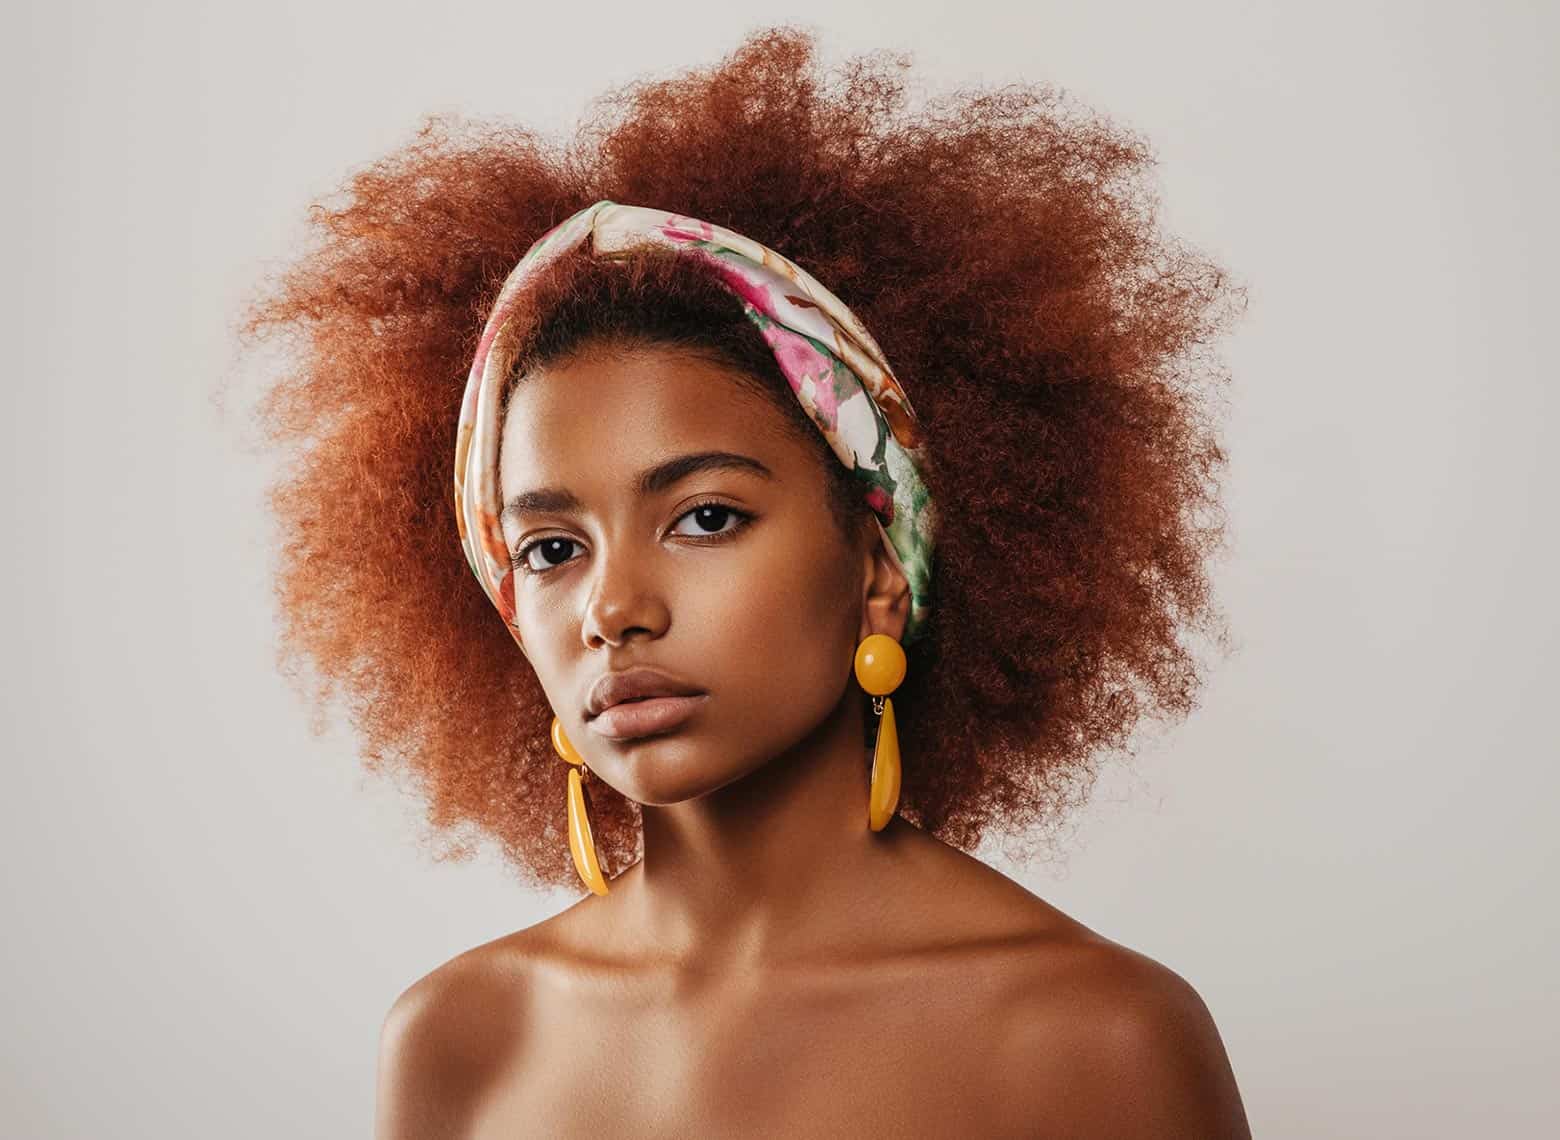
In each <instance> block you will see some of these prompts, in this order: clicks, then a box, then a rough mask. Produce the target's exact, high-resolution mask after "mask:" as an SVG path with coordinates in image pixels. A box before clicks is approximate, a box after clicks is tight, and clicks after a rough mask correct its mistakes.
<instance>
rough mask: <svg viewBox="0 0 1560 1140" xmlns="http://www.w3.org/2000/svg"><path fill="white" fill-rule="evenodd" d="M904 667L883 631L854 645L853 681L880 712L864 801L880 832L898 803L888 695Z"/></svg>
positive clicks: (898, 650)
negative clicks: (869, 781)
mask: <svg viewBox="0 0 1560 1140" xmlns="http://www.w3.org/2000/svg"><path fill="white" fill-rule="evenodd" d="M905 667H906V662H905V651H904V649H903V648H902V647H901V646H900V644H899V642H897V641H895V640H894V639H893V638H892V637H889V636H888V635H887V634H885V633H873V634H868V635H867V636H866V637H864V638H862V641H861V644H860V645H858V646H857V647H856V680H857V681H858V682H859V683H860V685H861V687H862V688H863V689H865V690H866V691H867V692H868V693H870V694H872V711H873V712H875V713H877V714H879V715H878V730H877V744H876V746H875V747H874V748H873V750H872V789H871V792H870V794H869V796H868V800H867V823H868V825H869V826H870V827H871V828H872V830H873V831H882V830H883V828H884V827H885V826H887V824H888V821H889V820H890V819H892V818H893V817H894V809H895V808H896V807H898V806H899V730H898V728H897V727H896V726H895V724H894V702H893V701H891V700H889V699H888V694H889V693H892V692H893V691H894V690H895V689H897V688H899V683H900V682H901V681H903V680H904V679H905Z"/></svg>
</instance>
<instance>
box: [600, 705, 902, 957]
mask: <svg viewBox="0 0 1560 1140" xmlns="http://www.w3.org/2000/svg"><path fill="white" fill-rule="evenodd" d="M867 800H868V767H867V764H866V763H865V760H864V757H863V745H862V710H861V705H860V703H859V702H858V701H856V700H854V699H846V700H842V701H841V702H840V705H839V707H838V708H837V709H836V710H835V713H834V714H833V715H831V716H830V717H829V718H828V719H827V720H825V721H824V723H823V724H821V725H820V726H819V727H818V729H817V730H815V731H814V732H813V733H812V734H810V735H809V736H808V737H807V738H806V739H804V740H803V741H801V742H800V743H799V744H797V745H796V746H795V747H794V748H792V749H791V750H789V751H788V752H786V753H783V754H781V755H779V756H776V757H774V758H773V759H772V760H769V761H768V762H766V763H765V764H764V765H763V766H762V767H760V768H759V769H757V770H756V771H754V772H751V773H749V774H748V775H747V776H744V777H743V778H741V779H739V780H735V781H733V782H732V783H730V784H727V785H726V786H725V787H723V788H719V789H717V790H716V791H714V792H711V793H709V794H707V795H704V796H701V797H699V798H698V799H697V800H691V801H688V802H686V803H679V804H672V805H668V806H662V807H657V806H650V805H647V806H645V807H644V808H643V811H642V815H643V822H644V858H643V859H642V860H641V861H640V862H639V863H638V864H636V865H635V866H634V867H632V868H630V869H629V870H628V871H627V872H625V873H624V874H623V875H621V876H619V877H618V880H617V881H615V882H614V884H613V889H614V890H615V891H616V890H618V889H619V884H621V887H622V889H623V893H624V898H623V900H622V901H623V907H624V910H623V912H620V913H622V914H623V916H624V918H625V919H626V921H627V922H628V923H629V924H630V928H631V929H632V930H633V931H634V932H635V933H636V934H637V935H639V936H642V937H643V938H645V939H646V941H647V942H648V944H649V946H650V947H651V948H652V952H653V953H654V954H655V955H656V956H657V957H665V958H667V959H670V960H672V961H675V962H677V963H679V964H686V965H688V966H690V967H697V968H698V969H700V970H718V969H724V968H727V967H753V966H760V965H763V964H766V963H772V962H779V961H782V960H785V959H792V958H796V957H799V956H802V955H805V954H806V953H808V952H809V951H813V952H817V951H819V950H826V949H827V948H829V947H836V948H837V947H840V946H843V945H845V944H846V943H847V941H848V939H849V936H850V934H851V933H852V932H853V931H854V932H855V933H856V934H857V936H858V937H859V935H860V932H861V930H862V924H863V919H864V916H863V914H862V913H861V907H862V904H863V900H870V899H871V898H872V895H871V894H870V892H869V891H868V890H867V884H868V883H869V882H871V881H873V880H875V879H878V878H879V877H880V876H881V875H882V874H883V873H884V871H885V869H886V866H885V865H886V863H887V862H888V861H890V860H891V859H893V858H894V856H895V853H896V849H897V848H898V846H899V844H898V843H897V842H896V841H895V837H897V836H899V835H900V834H901V831H902V829H903V828H904V827H905V826H906V825H904V824H903V823H902V822H901V821H891V823H890V825H889V826H888V827H887V828H885V829H884V830H883V831H881V832H873V831H872V830H871V829H870V828H869V827H868V826H867ZM896 824H898V826H896ZM869 921H870V920H869Z"/></svg>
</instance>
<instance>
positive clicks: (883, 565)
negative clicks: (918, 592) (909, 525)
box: [859, 526, 910, 641]
mask: <svg viewBox="0 0 1560 1140" xmlns="http://www.w3.org/2000/svg"><path fill="white" fill-rule="evenodd" d="M869 542H870V545H869V546H868V549H867V554H866V556H865V560H864V563H863V565H864V568H865V573H864V575H863V588H864V590H865V593H864V594H863V597H862V601H863V605H862V608H861V632H860V635H859V636H860V637H866V636H867V635H868V634H872V633H883V634H887V635H888V636H889V637H892V638H893V639H894V640H895V641H900V640H902V639H903V638H904V633H905V624H906V623H907V622H908V621H909V620H910V580H909V579H908V578H906V577H905V572H904V571H903V570H901V569H900V568H899V564H898V563H897V562H895V561H894V558H893V556H892V555H891V554H890V553H889V550H888V542H887V540H886V539H884V537H883V535H882V532H881V531H880V530H879V529H878V528H877V527H876V526H874V527H872V534H871V537H870V539H869Z"/></svg>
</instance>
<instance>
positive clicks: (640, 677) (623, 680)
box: [585, 665, 704, 716]
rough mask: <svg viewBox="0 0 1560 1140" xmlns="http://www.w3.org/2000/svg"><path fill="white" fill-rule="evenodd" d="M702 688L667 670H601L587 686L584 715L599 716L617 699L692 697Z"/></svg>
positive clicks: (635, 668) (640, 668) (644, 668)
mask: <svg viewBox="0 0 1560 1140" xmlns="http://www.w3.org/2000/svg"><path fill="white" fill-rule="evenodd" d="M703 691H704V690H703V689H700V688H697V687H695V686H693V685H690V684H688V683H687V682H686V681H682V680H679V679H678V678H676V677H674V676H672V675H671V674H670V673H663V672H661V670H659V669H651V668H650V667H648V666H645V665H637V666H635V667H634V668H632V669H622V670H619V671H617V672H614V673H603V674H602V675H601V676H600V677H597V678H596V683H595V684H594V685H592V686H591V687H590V696H589V697H588V698H587V699H586V702H585V712H586V715H587V716H599V715H600V714H601V711H602V710H603V709H608V708H611V707H612V706H613V705H615V704H618V703H619V702H620V701H632V700H638V699H639V698H641V697H694V696H698V695H699V694H700V693H702V692H703Z"/></svg>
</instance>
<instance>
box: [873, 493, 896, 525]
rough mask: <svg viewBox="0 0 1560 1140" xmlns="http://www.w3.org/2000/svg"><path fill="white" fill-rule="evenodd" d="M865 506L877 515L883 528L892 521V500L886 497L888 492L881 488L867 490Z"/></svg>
mask: <svg viewBox="0 0 1560 1140" xmlns="http://www.w3.org/2000/svg"><path fill="white" fill-rule="evenodd" d="M867 506H869V507H871V508H872V509H873V511H875V512H876V513H877V516H878V517H879V518H880V519H882V520H883V523H884V525H885V526H886V525H888V524H889V523H891V522H893V521H894V500H893V499H890V498H889V497H888V492H887V491H885V490H883V488H882V487H872V488H869V489H868V491H867Z"/></svg>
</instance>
